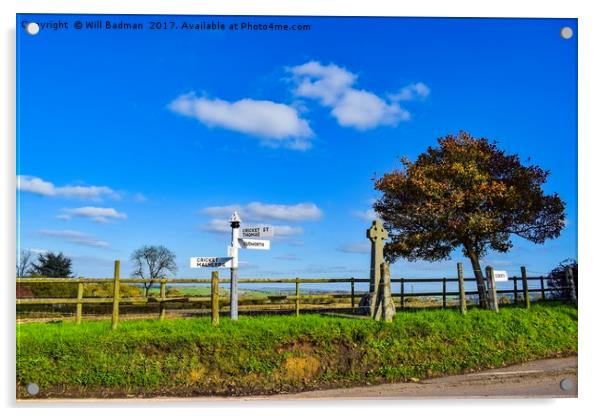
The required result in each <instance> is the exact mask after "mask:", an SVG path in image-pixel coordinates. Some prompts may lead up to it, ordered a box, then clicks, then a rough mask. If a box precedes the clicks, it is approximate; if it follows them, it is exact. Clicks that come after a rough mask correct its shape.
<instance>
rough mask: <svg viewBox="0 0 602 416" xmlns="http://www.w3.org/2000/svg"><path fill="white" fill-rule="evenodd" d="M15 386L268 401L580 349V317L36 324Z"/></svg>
mask: <svg viewBox="0 0 602 416" xmlns="http://www.w3.org/2000/svg"><path fill="white" fill-rule="evenodd" d="M17 344H18V345H17V387H18V389H17V391H18V396H19V397H26V396H27V394H26V393H25V390H24V386H25V385H26V384H27V383H29V382H35V383H37V384H38V385H39V386H40V388H41V392H40V394H41V395H42V396H45V397H49V396H55V397H68V396H88V397H107V396H126V395H147V396H148V395H180V396H186V395H200V394H260V393H271V392H283V391H299V390H303V389H311V388H322V387H333V386H349V385H361V384H365V383H379V382H392V381H403V380H409V379H415V378H419V379H420V378H424V377H430V376H436V375H443V374H457V373H462V372H467V371H474V370H478V369H482V368H491V367H499V366H504V365H509V364H513V363H517V362H523V361H527V360H533V359H538V358H548V357H556V356H564V355H569V354H575V353H576V352H577V310H576V309H575V308H574V307H572V306H568V305H560V304H548V305H534V306H533V307H532V308H531V310H528V311H527V310H525V309H521V308H518V307H512V306H510V307H505V308H502V309H501V311H500V313H499V314H497V315H496V314H494V313H492V312H490V311H482V310H478V309H471V310H469V312H468V314H467V315H466V316H464V317H463V316H461V315H460V314H459V313H457V312H456V311H453V310H425V311H418V312H403V313H398V314H397V316H396V318H395V321H394V322H393V323H391V324H384V323H380V322H373V321H369V320H354V319H346V318H335V317H325V316H317V315H302V316H301V317H298V318H297V317H294V316H269V317H244V316H243V317H241V318H240V320H239V321H238V322H232V321H230V320H229V319H225V318H222V320H221V325H220V327H219V328H213V327H211V325H210V321H209V319H208V318H198V319H191V318H189V319H177V320H167V321H163V322H160V321H156V320H143V321H124V322H122V323H120V326H119V328H118V330H117V331H110V323H109V322H107V321H100V322H84V323H83V324H82V325H79V326H77V325H75V324H72V323H56V324H49V323H28V324H20V325H18V327H17Z"/></svg>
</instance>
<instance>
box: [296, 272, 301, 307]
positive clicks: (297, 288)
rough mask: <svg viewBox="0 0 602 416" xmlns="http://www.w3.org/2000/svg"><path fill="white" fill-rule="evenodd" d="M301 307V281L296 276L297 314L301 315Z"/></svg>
mask: <svg viewBox="0 0 602 416" xmlns="http://www.w3.org/2000/svg"><path fill="white" fill-rule="evenodd" d="M300 307H301V281H300V280H299V278H298V277H296V278H295V316H299V309H300Z"/></svg>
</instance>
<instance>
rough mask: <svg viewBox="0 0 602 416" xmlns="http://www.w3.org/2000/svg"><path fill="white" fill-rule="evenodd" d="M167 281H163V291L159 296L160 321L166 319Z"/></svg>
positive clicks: (161, 290)
mask: <svg viewBox="0 0 602 416" xmlns="http://www.w3.org/2000/svg"><path fill="white" fill-rule="evenodd" d="M165 286H166V282H165V279H161V289H160V291H159V295H160V296H161V303H159V320H160V321H162V320H164V319H165V298H166V296H165Z"/></svg>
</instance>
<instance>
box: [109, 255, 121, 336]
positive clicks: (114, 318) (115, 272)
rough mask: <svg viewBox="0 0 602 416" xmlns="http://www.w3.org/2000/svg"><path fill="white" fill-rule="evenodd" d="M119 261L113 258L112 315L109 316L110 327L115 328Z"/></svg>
mask: <svg viewBox="0 0 602 416" xmlns="http://www.w3.org/2000/svg"><path fill="white" fill-rule="evenodd" d="M120 269H121V261H119V260H115V269H114V271H113V316H112V317H111V329H117V323H118V322H119V272H120Z"/></svg>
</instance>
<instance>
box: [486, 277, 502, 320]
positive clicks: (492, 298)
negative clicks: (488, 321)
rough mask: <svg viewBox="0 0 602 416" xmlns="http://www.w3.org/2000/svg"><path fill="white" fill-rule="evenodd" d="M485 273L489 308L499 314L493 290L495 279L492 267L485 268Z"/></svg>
mask: <svg viewBox="0 0 602 416" xmlns="http://www.w3.org/2000/svg"><path fill="white" fill-rule="evenodd" d="M485 271H486V273H487V282H488V283H489V304H490V306H489V307H490V309H491V310H493V311H495V312H496V313H497V312H499V309H498V306H497V293H496V290H495V279H494V278H493V267H491V266H487V267H486V268H485Z"/></svg>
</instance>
